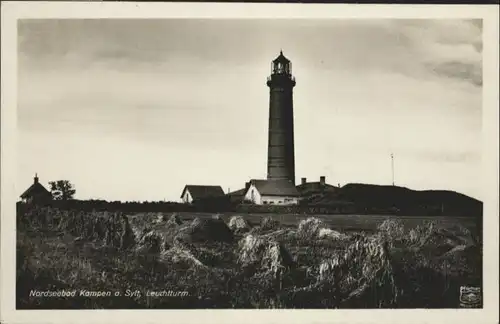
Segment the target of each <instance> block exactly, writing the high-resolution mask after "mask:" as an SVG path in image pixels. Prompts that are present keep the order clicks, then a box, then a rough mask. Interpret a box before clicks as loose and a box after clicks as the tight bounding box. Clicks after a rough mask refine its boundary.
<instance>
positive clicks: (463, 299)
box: [460, 286, 482, 308]
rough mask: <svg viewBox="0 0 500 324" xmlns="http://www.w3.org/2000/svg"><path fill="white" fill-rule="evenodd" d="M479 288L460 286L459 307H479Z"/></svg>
mask: <svg viewBox="0 0 500 324" xmlns="http://www.w3.org/2000/svg"><path fill="white" fill-rule="evenodd" d="M481 304H482V303H481V288H479V287H467V286H462V287H460V307H464V308H478V307H481Z"/></svg>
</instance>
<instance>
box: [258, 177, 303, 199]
mask: <svg viewBox="0 0 500 324" xmlns="http://www.w3.org/2000/svg"><path fill="white" fill-rule="evenodd" d="M250 183H251V184H252V185H254V186H255V188H257V190H258V191H259V193H260V194H261V195H263V196H291V197H297V196H299V195H300V194H299V192H298V191H297V188H295V185H294V184H293V183H292V182H290V181H288V180H256V179H253V180H250Z"/></svg>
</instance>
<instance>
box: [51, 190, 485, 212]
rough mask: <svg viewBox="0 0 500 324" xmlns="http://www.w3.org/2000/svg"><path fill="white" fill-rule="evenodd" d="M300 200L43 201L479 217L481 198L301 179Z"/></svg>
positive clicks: (143, 208)
mask: <svg viewBox="0 0 500 324" xmlns="http://www.w3.org/2000/svg"><path fill="white" fill-rule="evenodd" d="M297 189H298V191H299V192H300V194H301V196H302V198H303V199H302V201H301V203H300V204H299V205H297V206H278V205H251V204H247V203H242V199H243V191H244V190H237V191H234V192H232V193H230V194H226V195H225V196H222V197H217V198H206V199H199V200H196V201H194V202H193V204H190V205H188V204H183V203H178V202H167V201H156V202H154V201H143V202H140V201H125V202H123V201H106V200H76V199H72V200H68V201H51V202H49V203H47V204H49V205H51V206H54V207H58V208H63V209H79V210H88V211H92V210H108V211H122V212H238V213H278V214H279V213H286V214H380V215H405V216H412V215H415V216H460V217H479V216H481V215H482V213H483V203H482V202H481V201H479V200H477V199H474V198H472V197H469V196H466V195H464V194H461V193H458V192H454V191H447V190H422V191H418V190H412V189H408V188H405V187H399V186H383V185H373V184H361V183H350V184H346V185H344V186H343V187H335V186H331V185H328V184H325V185H324V186H319V185H315V183H313V184H312V185H309V184H306V185H299V186H297Z"/></svg>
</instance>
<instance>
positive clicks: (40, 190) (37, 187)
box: [21, 182, 50, 198]
mask: <svg viewBox="0 0 500 324" xmlns="http://www.w3.org/2000/svg"><path fill="white" fill-rule="evenodd" d="M38 194H49V195H50V191H48V190H47V189H45V187H44V186H43V185H42V184H41V183H40V182H35V183H33V184H32V185H31V186H30V187H29V188H28V189H26V191H25V192H23V194H22V195H21V198H26V197H29V196H33V195H38Z"/></svg>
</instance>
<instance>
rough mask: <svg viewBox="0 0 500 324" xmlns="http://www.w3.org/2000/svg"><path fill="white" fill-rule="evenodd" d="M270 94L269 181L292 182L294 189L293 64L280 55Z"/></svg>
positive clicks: (269, 81)
mask: <svg viewBox="0 0 500 324" xmlns="http://www.w3.org/2000/svg"><path fill="white" fill-rule="evenodd" d="M267 85H268V87H269V89H270V93H269V138H268V151H267V152H268V155H267V179H269V180H285V179H286V180H289V181H291V182H292V183H293V184H294V185H295V150H294V136H293V87H294V86H295V78H294V77H293V76H292V63H291V62H290V61H289V60H288V59H287V58H286V57H285V56H284V55H283V52H282V51H281V52H280V55H279V56H278V57H277V58H276V59H275V60H273V61H272V63H271V75H270V76H269V77H268V78H267Z"/></svg>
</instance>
